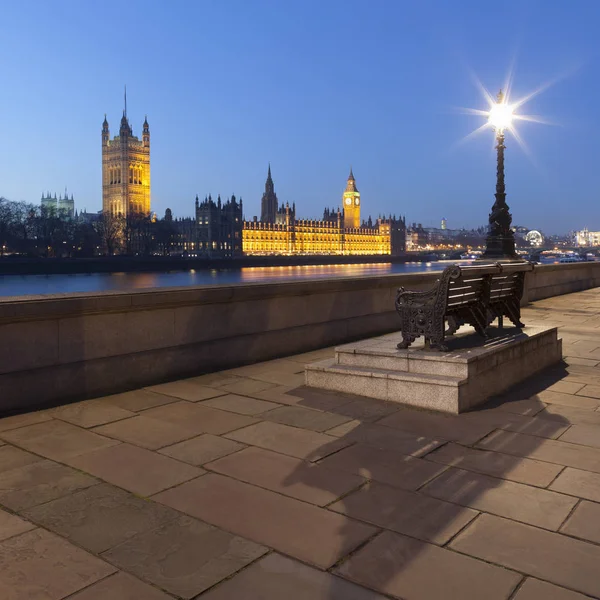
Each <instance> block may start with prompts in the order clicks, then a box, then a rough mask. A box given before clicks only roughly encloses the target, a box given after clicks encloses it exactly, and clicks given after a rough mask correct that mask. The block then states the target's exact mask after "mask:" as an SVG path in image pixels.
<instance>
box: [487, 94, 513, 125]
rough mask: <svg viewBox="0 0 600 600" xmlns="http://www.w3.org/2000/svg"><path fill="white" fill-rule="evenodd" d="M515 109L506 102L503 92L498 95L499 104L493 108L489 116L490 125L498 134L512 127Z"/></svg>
mask: <svg viewBox="0 0 600 600" xmlns="http://www.w3.org/2000/svg"><path fill="white" fill-rule="evenodd" d="M513 110H514V109H513V107H512V106H510V105H509V104H506V102H504V94H503V93H502V90H500V92H499V93H498V102H497V103H496V104H494V105H493V106H492V108H491V109H490V112H489V115H488V123H489V124H490V125H491V126H492V127H493V128H494V129H495V130H496V131H498V132H502V131H504V130H505V129H507V128H509V127H510V124H511V123H512V119H513Z"/></svg>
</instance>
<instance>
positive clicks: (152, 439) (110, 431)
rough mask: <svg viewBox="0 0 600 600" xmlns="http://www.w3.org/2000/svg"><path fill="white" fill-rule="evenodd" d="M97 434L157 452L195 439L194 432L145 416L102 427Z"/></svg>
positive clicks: (97, 428)
mask: <svg viewBox="0 0 600 600" xmlns="http://www.w3.org/2000/svg"><path fill="white" fill-rule="evenodd" d="M94 431H95V432H96V433H99V434H101V435H105V436H107V437H111V438H116V439H117V440H120V441H122V442H129V443H130V444H134V445H135V446H141V447H142V448H148V449H149V450H156V449H157V448H162V447H163V446H170V445H171V444H175V443H176V442H181V441H182V440H185V439H188V438H191V437H194V435H195V434H194V432H193V431H192V430H188V429H186V428H185V427H182V426H180V425H173V424H172V423H168V422H165V421H159V420H158V419H149V418H148V417H145V416H143V415H140V416H138V417H133V418H131V419H125V420H124V421H118V422H117V423H110V424H109V425H102V426H101V427H96V428H95V429H94Z"/></svg>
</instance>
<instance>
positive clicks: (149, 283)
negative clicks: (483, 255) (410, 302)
mask: <svg viewBox="0 0 600 600" xmlns="http://www.w3.org/2000/svg"><path fill="white" fill-rule="evenodd" d="M454 262H456V261H436V262H428V263H423V262H418V263H417V262H415V263H371V264H355V265H310V266H293V267H292V266H286V267H243V268H240V269H196V270H194V269H191V270H187V271H169V272H162V273H141V272H140V273H90V274H76V275H0V297H4V298H6V297H8V296H31V295H40V294H43V295H45V294H74V293H81V292H92V293H93V292H114V291H129V290H141V289H149V288H168V287H186V286H194V285H228V284H232V283H267V282H274V281H293V280H299V279H332V278H337V277H360V276H373V275H391V274H395V273H420V272H426V271H440V270H442V269H444V268H445V267H447V266H448V265H449V264H452V263H454ZM468 262H469V261H460V262H458V264H468Z"/></svg>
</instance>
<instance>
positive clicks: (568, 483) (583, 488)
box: [550, 467, 600, 502]
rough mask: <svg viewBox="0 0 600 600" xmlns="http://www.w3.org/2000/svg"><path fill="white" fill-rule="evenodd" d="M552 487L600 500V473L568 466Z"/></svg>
mask: <svg viewBox="0 0 600 600" xmlns="http://www.w3.org/2000/svg"><path fill="white" fill-rule="evenodd" d="M550 489H552V490H556V491H558V492H563V493H564V494H571V495H572V496H578V497H579V498H585V499H586V500H592V501H594V502H600V473H590V472H589V471H581V470H580V469H573V468H571V467H567V468H566V469H565V470H564V471H563V472H562V473H561V474H560V475H559V476H558V478H557V479H556V481H554V482H553V483H552V485H551V486H550Z"/></svg>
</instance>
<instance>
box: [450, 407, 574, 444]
mask: <svg viewBox="0 0 600 600" xmlns="http://www.w3.org/2000/svg"><path fill="white" fill-rule="evenodd" d="M545 410H546V409H544V410H542V411H540V412H539V413H538V415H541V414H542V413H543V412H544V411H545ZM538 415H536V416H534V417H525V416H523V415H517V414H511V413H508V412H506V411H501V410H476V411H473V412H469V413H465V414H464V415H460V418H462V419H463V420H464V421H467V422H469V421H470V422H472V423H479V424H480V425H481V426H485V425H487V426H488V427H493V428H494V429H496V428H497V429H505V430H507V431H514V432H515V433H526V434H528V435H535V436H537V437H543V438H548V439H555V438H557V437H559V436H560V435H561V434H562V433H563V432H564V431H566V430H567V428H568V427H569V423H567V422H566V421H563V420H559V419H553V420H552V421H550V420H549V419H542V418H541V417H539V416H538ZM463 443H466V442H463Z"/></svg>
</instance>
